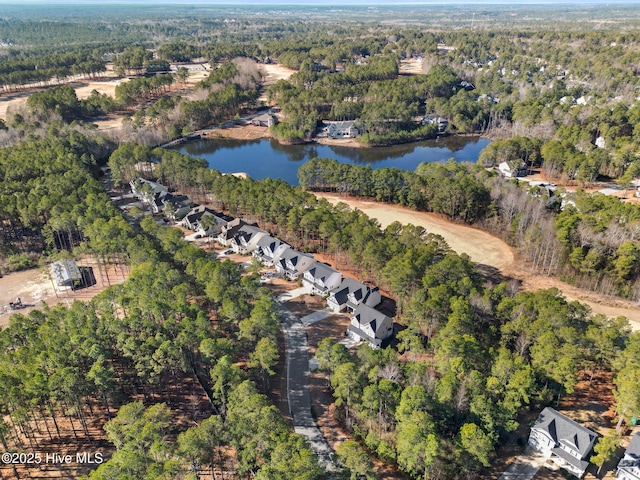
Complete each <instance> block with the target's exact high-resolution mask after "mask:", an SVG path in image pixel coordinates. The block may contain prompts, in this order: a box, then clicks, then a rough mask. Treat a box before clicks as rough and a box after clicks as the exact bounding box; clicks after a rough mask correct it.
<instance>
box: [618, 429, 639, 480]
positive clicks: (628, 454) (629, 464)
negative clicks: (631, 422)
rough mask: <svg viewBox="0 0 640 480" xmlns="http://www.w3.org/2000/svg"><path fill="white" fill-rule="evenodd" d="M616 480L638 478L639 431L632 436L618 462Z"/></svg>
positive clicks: (637, 479)
mask: <svg viewBox="0 0 640 480" xmlns="http://www.w3.org/2000/svg"><path fill="white" fill-rule="evenodd" d="M617 478H618V480H640V432H639V433H636V434H635V435H634V436H633V437H632V438H631V442H630V443H629V446H628V447H627V450H626V451H625V452H624V457H622V460H620V463H618V472H617Z"/></svg>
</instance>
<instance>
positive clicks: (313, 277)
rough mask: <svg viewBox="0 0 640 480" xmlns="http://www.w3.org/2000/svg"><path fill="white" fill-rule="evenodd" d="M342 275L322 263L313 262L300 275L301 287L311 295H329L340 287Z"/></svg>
mask: <svg viewBox="0 0 640 480" xmlns="http://www.w3.org/2000/svg"><path fill="white" fill-rule="evenodd" d="M341 281H342V274H341V273H340V272H338V271H337V270H334V269H333V268H331V267H330V266H329V265H326V264H324V263H322V262H317V261H316V262H313V263H312V264H311V266H310V267H309V268H308V269H307V270H305V271H304V273H303V274H302V286H303V287H306V288H308V289H309V292H310V293H311V294H316V295H329V293H330V292H331V291H332V290H335V289H336V288H338V287H339V286H340V282H341Z"/></svg>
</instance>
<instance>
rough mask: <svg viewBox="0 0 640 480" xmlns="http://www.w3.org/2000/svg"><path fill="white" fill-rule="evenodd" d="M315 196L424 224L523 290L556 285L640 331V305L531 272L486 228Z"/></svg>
mask: <svg viewBox="0 0 640 480" xmlns="http://www.w3.org/2000/svg"><path fill="white" fill-rule="evenodd" d="M316 196H317V197H322V198H325V199H327V200H328V201H329V202H331V203H332V204H334V205H335V204H337V203H338V202H343V203H346V204H347V205H349V206H350V207H352V208H357V209H358V210H361V211H362V212H363V213H366V214H367V215H369V216H370V217H372V218H375V219H376V220H378V222H380V225H381V226H382V228H385V227H386V226H387V225H389V224H390V223H392V222H394V221H399V222H400V223H403V224H408V223H412V224H413V225H419V226H421V227H424V228H425V229H426V230H427V232H429V233H436V234H438V235H441V236H442V237H443V238H444V239H445V240H446V241H447V243H448V244H449V246H450V247H451V248H452V249H453V250H455V251H456V252H458V253H466V254H467V255H469V257H470V258H471V260H473V261H474V262H476V263H480V264H484V265H488V266H490V267H494V268H496V269H497V270H499V271H500V273H501V274H502V275H504V276H505V277H511V278H515V279H517V280H520V281H521V282H522V288H523V289H524V290H527V291H534V290H539V289H547V288H557V289H558V290H560V292H562V294H563V295H564V297H565V298H566V299H567V300H569V301H574V300H579V301H580V302H582V303H585V304H587V305H589V307H591V310H592V312H593V313H598V314H603V315H606V316H607V317H617V316H624V317H627V319H629V322H630V324H631V327H632V328H633V329H634V330H638V331H640V307H638V305H637V304H634V303H633V302H629V301H625V300H622V299H618V298H612V297H608V296H605V295H600V294H597V293H593V292H589V291H586V290H581V289H578V288H576V287H574V286H572V285H569V284H568V283H565V282H561V281H560V280H558V279H557V278H553V277H547V276H545V275H540V274H537V273H535V272H532V271H530V270H529V269H528V268H527V266H526V265H525V264H524V262H523V261H520V260H518V256H517V253H516V252H515V251H514V249H513V248H511V247H510V246H509V245H507V244H506V243H505V242H503V241H502V240H500V239H499V238H498V237H495V236H493V235H491V234H489V233H487V232H485V231H482V230H478V229H476V228H471V227H468V226H466V225H460V224H457V223H453V222H450V221H447V220H445V219H443V218H442V217H440V216H438V215H435V214H433V213H428V212H417V211H415V210H411V209H409V208H404V207H400V206H397V205H390V204H386V203H379V202H374V201H363V200H354V199H351V198H343V197H338V196H337V195H333V194H325V193H316Z"/></svg>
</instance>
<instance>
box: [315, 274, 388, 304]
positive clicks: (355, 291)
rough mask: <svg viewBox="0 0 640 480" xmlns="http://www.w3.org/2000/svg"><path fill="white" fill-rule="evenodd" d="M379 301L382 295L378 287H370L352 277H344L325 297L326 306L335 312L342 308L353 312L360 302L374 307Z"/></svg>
mask: <svg viewBox="0 0 640 480" xmlns="http://www.w3.org/2000/svg"><path fill="white" fill-rule="evenodd" d="M381 301H382V297H381V296H380V290H379V289H378V287H375V288H372V287H370V286H369V285H365V284H364V283H361V282H358V281H357V280H354V279H353V278H344V279H343V280H342V282H341V283H340V286H339V287H338V288H337V289H336V290H334V291H333V292H331V295H329V298H327V307H329V308H330V309H331V310H332V311H334V312H335V313H340V312H342V311H344V310H347V311H348V312H353V311H354V310H355V309H356V308H358V305H360V304H361V303H362V304H365V305H367V306H369V307H375V306H376V305H378V304H380V302H381Z"/></svg>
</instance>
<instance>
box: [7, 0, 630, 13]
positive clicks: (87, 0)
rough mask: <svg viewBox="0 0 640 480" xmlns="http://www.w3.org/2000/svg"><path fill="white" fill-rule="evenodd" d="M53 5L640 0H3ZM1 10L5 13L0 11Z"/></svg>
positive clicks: (607, 0)
mask: <svg viewBox="0 0 640 480" xmlns="http://www.w3.org/2000/svg"><path fill="white" fill-rule="evenodd" d="M21 3H22V4H24V3H30V4H49V5H50V4H52V3H61V4H62V3H64V4H93V5H99V4H107V3H126V4H134V3H136V4H149V5H154V4H159V3H173V4H200V5H203V4H204V5H206V4H210V5H216V4H217V5H343V6H344V5H358V6H367V5H370V6H374V5H390V6H393V5H400V4H402V5H438V4H440V5H442V4H447V5H456V4H476V5H491V4H514V5H518V4H523V3H526V4H538V5H544V4H548V5H559V4H576V5H580V4H585V3H588V4H603V5H606V4H620V3H626V4H633V3H637V4H640V0H519V1H517V2H515V3H514V2H513V1H512V0H350V1H349V2H346V3H345V1H344V0H21V1H17V0H0V5H1V4H12V5H16V4H21ZM0 13H1V12H0Z"/></svg>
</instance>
